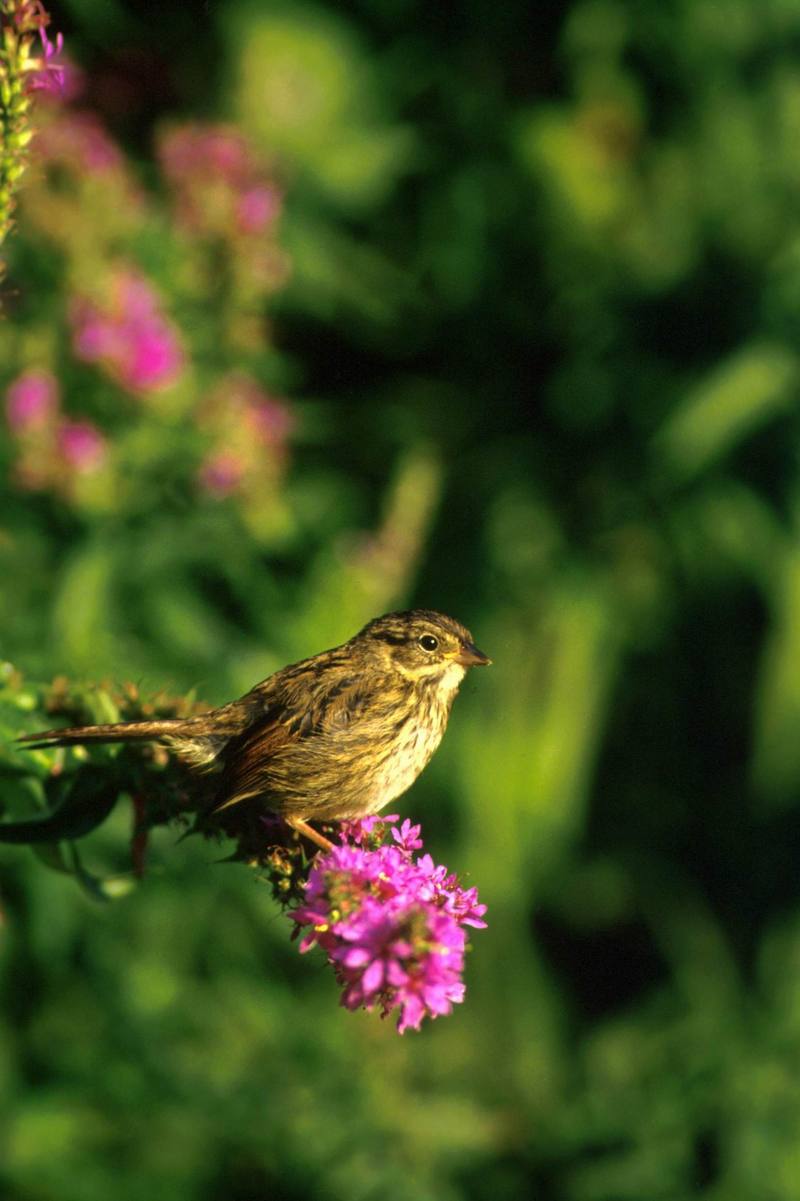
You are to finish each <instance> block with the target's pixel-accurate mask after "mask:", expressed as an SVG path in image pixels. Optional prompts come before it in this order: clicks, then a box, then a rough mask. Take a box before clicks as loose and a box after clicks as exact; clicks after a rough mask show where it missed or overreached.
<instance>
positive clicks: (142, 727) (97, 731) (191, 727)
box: [17, 716, 232, 750]
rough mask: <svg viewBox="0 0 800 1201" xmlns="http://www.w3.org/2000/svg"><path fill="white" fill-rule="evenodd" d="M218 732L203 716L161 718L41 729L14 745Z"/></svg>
mask: <svg viewBox="0 0 800 1201" xmlns="http://www.w3.org/2000/svg"><path fill="white" fill-rule="evenodd" d="M221 732H222V731H220V730H214V729H213V727H212V724H211V722H209V720H208V718H207V717H206V716H200V717H162V718H155V719H152V720H150V721H117V722H110V723H107V724H105V725H98V726H68V727H67V728H66V729H60V730H41V731H40V732H39V733H38V734H23V735H22V736H21V737H20V738H18V739H17V742H24V743H26V744H28V745H27V747H26V749H28V750H37V749H38V748H39V747H51V746H52V747H55V746H76V745H80V744H82V743H86V742H159V741H161V740H168V741H170V742H171V741H172V740H173V739H175V740H183V739H189V740H191V739H202V738H203V737H209V736H212V735H213V734H218V733H221ZM231 732H232V731H231Z"/></svg>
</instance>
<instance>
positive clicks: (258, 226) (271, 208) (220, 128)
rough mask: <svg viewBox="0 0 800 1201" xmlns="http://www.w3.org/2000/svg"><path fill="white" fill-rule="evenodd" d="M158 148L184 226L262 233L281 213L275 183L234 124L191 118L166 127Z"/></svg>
mask: <svg viewBox="0 0 800 1201" xmlns="http://www.w3.org/2000/svg"><path fill="white" fill-rule="evenodd" d="M158 154H159V159H160V161H161V169H162V171H163V172H164V175H165V177H166V179H167V180H168V182H169V183H170V184H171V185H172V188H173V191H174V194H175V199H176V205H177V211H178V217H179V220H180V221H181V222H182V224H183V225H184V226H185V227H186V228H188V229H191V230H193V231H196V232H202V233H215V234H222V235H227V234H230V233H232V232H233V233H239V234H244V235H252V234H262V233H264V231H265V230H267V229H268V228H269V227H270V226H272V225H273V224H274V222H275V220H276V218H277V216H278V214H279V213H280V209H281V200H282V196H281V193H280V191H279V189H278V188H277V186H276V185H275V183H274V182H273V181H272V180H271V179H270V178H269V177H268V176H267V175H266V173H265V171H264V168H263V166H262V164H261V162H260V161H259V159H258V157H257V156H256V154H255V153H254V151H253V149H252V148H251V146H250V143H249V142H248V141H247V139H246V138H245V136H244V135H243V134H242V133H241V132H240V130H238V129H236V128H234V127H233V126H228V125H199V124H190V125H182V126H179V127H178V128H174V129H171V130H168V131H167V132H166V133H165V134H163V135H162V137H161V139H160V143H159V147H158Z"/></svg>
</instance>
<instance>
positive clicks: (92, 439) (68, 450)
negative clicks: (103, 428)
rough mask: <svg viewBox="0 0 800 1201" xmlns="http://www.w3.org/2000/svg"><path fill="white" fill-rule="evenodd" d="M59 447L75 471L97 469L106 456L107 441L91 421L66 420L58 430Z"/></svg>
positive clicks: (83, 472)
mask: <svg viewBox="0 0 800 1201" xmlns="http://www.w3.org/2000/svg"><path fill="white" fill-rule="evenodd" d="M58 449H59V452H60V454H61V457H62V459H63V460H64V462H65V463H66V464H67V466H68V467H71V468H72V469H73V470H74V471H77V472H80V473H81V474H88V473H89V472H91V471H96V470H97V468H98V467H99V466H100V465H101V464H102V462H103V460H104V459H105V457H106V441H105V438H104V437H103V435H102V434H101V433H100V431H99V430H98V429H97V428H96V427H95V426H94V425H92V424H91V422H89V421H64V422H62V424H61V426H60V427H59V430H58Z"/></svg>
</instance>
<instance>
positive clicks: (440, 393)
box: [0, 0, 800, 1201]
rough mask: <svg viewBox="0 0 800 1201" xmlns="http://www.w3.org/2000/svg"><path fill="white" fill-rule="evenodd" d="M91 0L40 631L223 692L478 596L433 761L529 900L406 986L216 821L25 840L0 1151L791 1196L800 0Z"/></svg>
mask: <svg viewBox="0 0 800 1201" xmlns="http://www.w3.org/2000/svg"><path fill="white" fill-rule="evenodd" d="M52 11H53V16H54V27H55V28H57V29H61V30H63V31H64V33H65V36H66V42H67V47H68V51H69V54H70V56H71V59H72V62H73V64H74V67H75V69H74V70H73V71H72V72H71V75H70V85H69V89H68V91H69V98H68V100H67V101H66V102H65V103H61V104H54V103H52V102H50V101H49V100H48V99H47V97H44V98H43V99H42V104H41V107H40V109H39V113H38V123H39V127H40V135H39V139H38V143H37V146H38V149H37V156H36V159H35V163H34V165H33V166H32V167H31V169H30V170H29V173H28V175H27V177H26V186H25V189H24V191H23V193H22V195H21V201H20V207H19V210H18V225H17V229H16V231H15V235H14V237H13V239H12V240H10V241H9V243H8V244H7V246H6V248H5V251H6V257H7V260H8V275H7V277H6V279H5V281H4V284H3V319H2V322H0V386H2V389H3V395H4V405H5V409H4V417H3V422H2V430H1V431H0V463H1V464H2V469H3V483H2V499H1V500H0V581H2V582H1V583H0V632H1V633H0V637H1V638H2V655H3V657H4V658H5V659H7V660H9V661H10V662H13V663H14V665H15V666H16V668H18V669H19V670H21V671H22V672H24V673H25V676H26V677H27V678H29V679H31V680H36V681H46V680H49V679H51V678H52V677H53V676H54V675H57V674H62V673H65V674H68V675H69V676H70V677H72V678H74V679H87V680H102V679H106V680H116V681H122V680H128V679H131V680H134V681H136V682H137V683H138V684H139V685H140V687H141V688H142V690H143V691H145V692H147V691H148V690H151V691H153V692H155V691H156V690H158V689H160V688H162V687H167V688H168V689H170V690H171V691H174V692H185V691H187V690H189V689H191V688H194V689H196V691H197V695H198V696H199V697H202V698H203V699H204V700H207V701H213V702H218V701H222V700H224V699H228V698H230V697H232V696H234V695H238V694H240V693H241V692H243V691H245V690H246V689H247V688H249V687H250V685H252V684H253V683H254V682H255V681H256V680H258V679H260V678H262V677H263V676H265V675H267V674H268V673H269V672H270V671H272V670H274V669H275V668H276V667H278V666H280V665H282V664H283V663H285V662H288V661H290V660H292V659H294V658H298V657H301V656H303V655H306V654H309V653H312V652H314V651H317V650H319V649H322V648H323V647H326V646H329V645H331V644H333V643H335V642H337V641H339V640H341V639H343V638H346V637H348V636H349V635H351V634H352V633H353V632H354V630H355V629H357V628H358V627H359V626H360V625H361V624H362V623H363V622H364V621H366V620H367V619H368V618H370V617H372V616H374V615H375V614H376V613H378V612H381V611H385V610H387V609H390V608H393V607H405V606H409V605H413V604H421V605H426V606H432V607H436V608H440V609H442V610H445V611H447V612H450V613H453V614H454V615H456V616H458V617H459V618H460V619H461V620H463V621H464V622H465V623H466V624H468V625H469V626H470V627H471V628H472V630H473V631H474V633H475V636H476V639H477V641H478V643H479V645H480V646H481V647H483V648H485V649H486V650H487V651H488V652H489V653H490V654H491V655H492V657H493V659H494V666H493V667H492V668H491V669H490V671H488V672H485V673H483V672H482V673H473V674H472V675H471V676H470V678H469V680H468V682H467V683H466V685H465V687H464V688H463V690H462V694H461V696H460V697H459V700H458V702H457V705H456V708H455V711H454V716H453V719H452V722H451V727H450V730H449V732H448V736H447V738H446V740H445V742H444V744H443V746H442V748H441V750H440V752H439V753H438V755H437V756H436V758H435V760H434V762H433V763H432V765H431V767H430V768H429V769H428V771H427V772H426V773H425V775H424V776H423V778H422V779H421V780H420V781H419V782H418V784H417V785H416V786H415V787H414V789H413V791H412V792H411V793H410V794H408V795H407V796H406V797H404V798H403V800H402V804H401V805H400V806H399V808H400V809H401V812H402V813H403V814H404V815H409V816H413V817H414V818H415V819H418V820H422V821H423V824H424V831H425V835H426V840H427V845H428V846H429V848H430V849H432V850H433V851H434V853H435V855H436V856H437V858H438V859H439V860H443V861H445V862H447V863H448V864H449V865H450V866H451V867H453V868H455V869H457V870H458V871H459V872H460V873H462V875H463V876H464V877H465V878H466V879H467V880H468V881H469V882H470V883H475V884H477V885H478V887H479V889H480V892H481V897H482V899H483V900H485V901H486V902H488V904H489V906H490V911H489V920H490V927H489V930H488V931H486V932H478V933H477V934H476V936H475V938H474V940H473V942H474V951H473V954H472V955H471V956H470V959H469V962H468V969H467V984H468V994H467V1001H466V1003H465V1004H464V1005H463V1006H461V1007H460V1008H459V1010H458V1011H457V1012H455V1013H454V1014H453V1015H452V1016H451V1017H449V1018H446V1019H442V1020H440V1021H437V1022H435V1023H429V1024H428V1025H427V1027H426V1028H425V1029H424V1030H423V1031H422V1033H420V1034H419V1035H414V1034H407V1035H405V1036H404V1037H402V1038H400V1037H398V1036H397V1034H396V1033H395V1031H394V1029H393V1026H392V1024H391V1023H390V1022H383V1023H381V1022H380V1021H379V1020H378V1019H377V1017H376V1016H375V1015H364V1014H355V1015H354V1014H350V1013H346V1012H345V1011H343V1010H341V1009H339V1008H338V1007H337V1004H336V1001H337V997H336V989H335V985H334V983H333V981H332V979H330V978H329V973H328V972H327V971H325V970H324V969H323V966H322V964H321V961H319V960H315V959H314V958H313V957H312V956H309V957H306V958H302V959H301V958H300V957H299V956H298V955H297V952H296V948H295V947H293V946H291V945H290V944H289V943H288V940H287V927H286V923H285V920H284V919H283V918H281V917H280V916H279V914H278V911H277V909H276V908H275V906H274V904H273V903H272V901H271V899H270V897H269V896H268V894H267V890H266V889H264V888H263V887H258V885H257V884H256V883H255V882H254V879H253V876H252V874H251V873H249V872H248V871H247V869H246V868H244V867H243V866H240V865H225V864H221V865H213V864H211V862H210V858H211V856H210V853H209V847H208V846H195V845H193V841H192V840H188V841H186V842H183V843H180V844H177V845H176V843H175V837H174V836H173V835H172V834H170V833H169V832H164V833H163V834H161V835H160V836H159V837H158V838H157V839H156V840H155V845H154V847H153V849H152V851H151V856H150V864H151V869H150V872H149V874H148V875H147V877H146V878H145V880H144V881H143V883H142V884H141V885H140V886H139V887H137V888H136V889H135V890H133V891H131V892H130V893H128V895H126V896H125V897H124V898H122V899H120V900H119V901H117V902H115V903H114V904H107V905H101V904H98V903H93V902H92V901H90V900H89V899H87V897H86V896H85V895H84V893H83V892H81V890H80V889H79V888H78V887H77V885H76V883H75V881H74V880H72V879H70V878H69V877H67V876H65V875H63V874H58V873H55V872H50V871H48V870H47V868H46V867H45V866H44V865H43V864H42V863H41V862H40V861H39V860H38V859H37V858H35V857H34V856H33V855H32V854H31V853H30V852H29V851H27V850H24V849H21V848H18V849H14V848H5V849H3V851H2V876H1V877H0V891H2V899H3V908H4V911H5V926H4V932H3V949H2V969H1V970H2V1027H0V1112H1V1113H2V1121H0V1191H2V1193H3V1196H5V1197H8V1198H10V1199H13V1201H74V1199H75V1198H80V1201H101V1199H102V1201H106V1199H107V1198H108V1197H110V1196H113V1197H116V1198H119V1201H140V1199H141V1201H145V1199H146V1201H150V1199H151V1198H153V1197H158V1198H159V1199H161V1201H183V1199H192V1201H194V1199H197V1201H222V1199H223V1198H224V1199H225V1201H266V1199H267V1198H270V1199H272V1198H274V1199H275V1201H283V1199H286V1201H294V1199H296V1198H297V1199H299V1198H304V1199H306V1198H320V1199H325V1201H339V1199H344V1198H346V1199H348V1201H351V1199H352V1201H356V1199H364V1201H366V1199H372V1198H376V1199H377V1198H381V1201H433V1199H436V1201H489V1199H491V1201H512V1199H516V1198H522V1197H532V1198H535V1199H536V1201H662V1199H663V1201H680V1199H682V1198H688V1197H702V1198H707V1199H708V1201H745V1199H749V1198H753V1199H756V1198H757V1199H758V1201H797V1198H798V1196H800V871H798V865H799V862H800V811H799V810H798V787H799V786H800V736H798V731H799V729H800V672H798V656H799V655H800V533H799V526H800V411H799V410H798V387H799V385H800V356H799V355H798V336H799V335H800V4H798V3H797V0H727V3H725V4H720V3H718V0H692V2H691V3H688V4H683V3H677V2H673V0H662V2H660V3H652V4H647V3H636V2H634V0H568V2H565V3H560V4H556V3H541V4H536V5H531V4H529V3H525V2H523V0H506V2H505V3H503V4H501V5H497V4H492V3H489V2H488V0H471V2H465V3H460V4H456V5H430V4H427V3H422V2H421V0H345V2H344V3H338V4H334V3H332V2H331V3H328V4H316V5H311V4H308V5H307V4H305V3H300V4H287V5H279V4H276V3H273V2H272V0H261V2H260V3H256V2H255V0H253V2H248V0H224V2H221V3H208V4H205V5H201V4H185V3H181V2H179V0H159V3H158V4H155V3H151V4H144V3H142V4H134V3H131V2H129V0H111V2H107V3H105V4H97V3H94V2H92V0H65V2H64V3H62V4H60V5H59V6H58V7H55V6H54V7H53V10H52ZM10 795H11V794H10V791H9V796H10ZM129 827H130V813H129V812H127V811H125V807H124V806H120V807H119V812H116V813H115V814H114V816H113V818H112V819H111V821H110V822H109V823H107V824H106V825H105V826H104V827H103V828H102V829H101V830H100V831H98V832H97V833H96V834H95V835H93V836H92V837H91V838H90V839H89V840H87V844H86V846H87V850H86V851H85V856H86V859H87V861H88V862H90V863H91V865H92V867H93V868H97V869H98V870H103V869H104V868H107V869H108V870H111V869H116V870H118V871H122V870H124V869H126V867H127V865H128V862H129V861H128V860H127V859H126V856H127V854H128V842H129Z"/></svg>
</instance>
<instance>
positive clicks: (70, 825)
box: [0, 771, 119, 844]
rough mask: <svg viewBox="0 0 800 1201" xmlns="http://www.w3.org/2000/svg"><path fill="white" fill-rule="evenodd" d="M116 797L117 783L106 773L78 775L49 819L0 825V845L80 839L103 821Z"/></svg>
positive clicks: (85, 772)
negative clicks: (1, 843)
mask: <svg viewBox="0 0 800 1201" xmlns="http://www.w3.org/2000/svg"><path fill="white" fill-rule="evenodd" d="M118 796H119V788H118V786H117V783H116V781H115V780H114V779H113V778H112V777H111V776H110V775H109V774H108V773H107V772H102V773H99V774H98V773H93V772H88V771H83V772H80V773H78V774H77V775H76V776H75V782H74V784H73V785H72V787H71V788H70V789H69V792H68V793H67V796H66V797H65V799H64V801H63V802H62V803H61V804H60V805H59V806H58V808H57V809H55V810H54V811H53V812H52V813H51V814H49V816H47V817H43V818H37V819H34V820H32V821H21V822H5V823H0V842H7V843H17V844H20V843H21V844H28V843H52V842H60V841H62V840H63V839H73V838H83V837H85V835H87V834H89V833H91V831H92V830H94V829H95V828H96V827H97V826H99V825H100V824H101V823H102V822H104V821H105V819H106V818H107V817H108V815H109V813H110V812H111V810H112V809H113V808H114V805H115V804H116V803H117V798H118Z"/></svg>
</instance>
